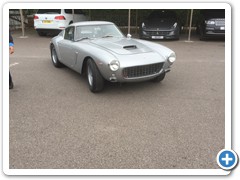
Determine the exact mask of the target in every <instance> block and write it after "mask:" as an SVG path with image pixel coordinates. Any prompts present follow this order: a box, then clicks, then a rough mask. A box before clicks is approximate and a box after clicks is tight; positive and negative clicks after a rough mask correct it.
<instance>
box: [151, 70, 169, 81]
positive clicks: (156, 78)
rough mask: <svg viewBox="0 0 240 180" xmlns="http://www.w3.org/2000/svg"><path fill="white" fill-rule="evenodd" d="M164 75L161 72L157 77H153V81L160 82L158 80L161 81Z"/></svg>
mask: <svg viewBox="0 0 240 180" xmlns="http://www.w3.org/2000/svg"><path fill="white" fill-rule="evenodd" d="M165 75H166V73H165V72H164V73H162V74H160V75H159V76H157V77H155V78H154V79H153V82H160V81H162V80H163V79H164V78H165Z"/></svg>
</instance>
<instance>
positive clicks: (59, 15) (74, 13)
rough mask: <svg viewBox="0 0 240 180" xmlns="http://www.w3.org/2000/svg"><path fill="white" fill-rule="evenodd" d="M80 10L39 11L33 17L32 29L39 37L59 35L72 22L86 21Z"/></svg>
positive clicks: (87, 18)
mask: <svg viewBox="0 0 240 180" xmlns="http://www.w3.org/2000/svg"><path fill="white" fill-rule="evenodd" d="M87 20H89V17H88V16H86V15H85V13H84V12H83V11H82V10H81V9H39V10H38V11H37V13H36V14H35V15H34V28H35V29H36V31H37V33H38V34H39V35H40V36H45V35H47V33H59V32H60V31H61V30H63V29H65V28H66V27H67V26H68V25H69V24H72V23H73V22H80V21H87Z"/></svg>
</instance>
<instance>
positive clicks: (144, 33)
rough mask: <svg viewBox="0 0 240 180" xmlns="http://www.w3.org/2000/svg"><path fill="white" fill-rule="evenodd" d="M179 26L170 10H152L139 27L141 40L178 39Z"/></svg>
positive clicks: (175, 16)
mask: <svg viewBox="0 0 240 180" xmlns="http://www.w3.org/2000/svg"><path fill="white" fill-rule="evenodd" d="M179 34H180V25H179V23H178V20H177V15H176V13H175V12H174V11H172V10H154V11H153V12H152V13H151V14H150V15H149V16H148V17H147V18H146V20H145V21H144V22H142V23H141V25H140V33H139V36H140V38H141V39H177V40H178V39H179Z"/></svg>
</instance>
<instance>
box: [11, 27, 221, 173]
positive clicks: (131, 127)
mask: <svg viewBox="0 0 240 180" xmlns="http://www.w3.org/2000/svg"><path fill="white" fill-rule="evenodd" d="M26 35H27V36H28V38H19V37H20V33H19V32H15V33H14V34H13V37H14V41H15V53H14V55H12V56H10V62H9V64H10V71H11V73H12V76H13V81H14V85H15V86H14V89H13V90H10V93H9V103H10V106H9V108H10V112H9V127H10V129H9V136H10V139H9V168H11V169H55V168H62V169H79V168H80V169H95V168H96V169H179V168H180V169H186V168H187V169H188V168H191V169H195V168H196V169H215V168H219V167H218V165H217V162H216V156H217V153H218V152H219V151H220V150H221V149H223V148H224V147H225V145H224V143H225V142H224V141H225V134H224V133H225V130H224V128H225V124H224V123H225V95H224V93H225V90H224V88H225V81H224V78H225V75H224V72H225V43H224V41H219V40H218V41H198V40H197V38H195V39H193V42H191V43H186V42H185V39H184V38H181V39H180V40H179V41H156V43H161V44H164V45H166V46H167V47H169V48H171V49H173V50H174V51H175V52H176V53H177V61H176V62H175V64H174V66H173V67H172V71H171V72H170V73H168V74H167V75H166V77H165V79H164V80H163V82H161V83H152V82H143V83H131V84H122V85H119V84H111V83H106V85H105V89H104V91H103V92H101V93H97V94H93V93H91V92H90V91H89V89H88V85H87V81H86V78H85V77H83V76H80V75H79V74H77V73H75V72H74V71H72V70H70V69H68V68H61V69H57V68H55V67H54V66H53V65H52V62H51V58H50V51H49V42H50V39H51V37H39V36H38V35H37V34H36V32H35V31H27V32H26Z"/></svg>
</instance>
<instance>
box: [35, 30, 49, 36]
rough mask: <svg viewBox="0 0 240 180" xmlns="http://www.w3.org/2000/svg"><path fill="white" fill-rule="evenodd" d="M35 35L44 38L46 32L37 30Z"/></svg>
mask: <svg viewBox="0 0 240 180" xmlns="http://www.w3.org/2000/svg"><path fill="white" fill-rule="evenodd" d="M37 33H38V35H39V36H46V35H47V33H46V32H43V31H41V30H37Z"/></svg>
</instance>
